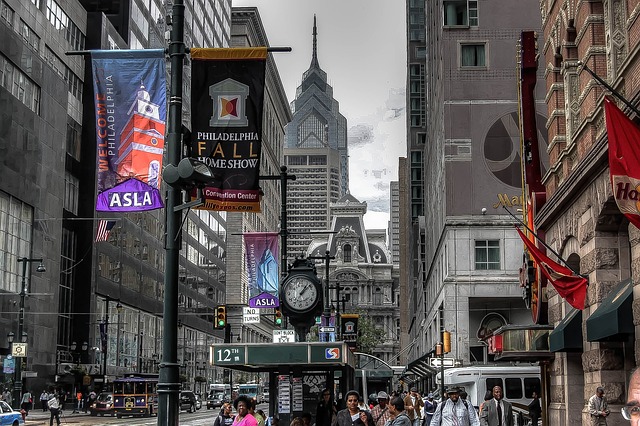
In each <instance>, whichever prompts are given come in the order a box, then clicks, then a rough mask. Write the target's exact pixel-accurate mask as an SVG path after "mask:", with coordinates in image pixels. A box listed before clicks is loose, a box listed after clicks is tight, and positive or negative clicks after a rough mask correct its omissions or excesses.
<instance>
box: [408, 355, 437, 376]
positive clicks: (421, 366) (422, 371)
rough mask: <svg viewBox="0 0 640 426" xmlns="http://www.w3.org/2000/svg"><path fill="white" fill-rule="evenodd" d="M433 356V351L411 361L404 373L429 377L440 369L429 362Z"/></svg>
mask: <svg viewBox="0 0 640 426" xmlns="http://www.w3.org/2000/svg"><path fill="white" fill-rule="evenodd" d="M432 356H433V353H431V352H430V353H427V354H424V355H422V356H421V357H420V358H418V359H416V360H414V361H412V362H410V363H409V365H407V369H406V371H405V372H404V373H405V374H413V375H416V376H418V377H427V376H429V375H432V374H434V373H436V372H437V371H438V370H437V369H435V368H434V367H432V366H431V365H430V363H429V360H430V357H432Z"/></svg>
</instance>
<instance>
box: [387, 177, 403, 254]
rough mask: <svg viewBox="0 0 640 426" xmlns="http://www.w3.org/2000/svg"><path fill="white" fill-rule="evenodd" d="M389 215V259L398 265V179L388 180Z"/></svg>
mask: <svg viewBox="0 0 640 426" xmlns="http://www.w3.org/2000/svg"><path fill="white" fill-rule="evenodd" d="M390 190H391V193H390V195H391V199H390V200H389V205H390V206H391V215H390V220H389V229H388V230H387V233H388V241H389V244H388V245H389V249H390V250H391V256H392V258H391V260H392V261H393V264H394V265H398V266H399V265H400V187H399V183H398V181H397V180H396V181H392V182H390Z"/></svg>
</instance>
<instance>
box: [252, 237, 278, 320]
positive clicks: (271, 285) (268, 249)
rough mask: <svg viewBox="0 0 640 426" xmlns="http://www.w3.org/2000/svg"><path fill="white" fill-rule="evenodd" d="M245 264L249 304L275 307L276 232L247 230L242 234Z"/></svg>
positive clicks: (276, 283)
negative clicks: (247, 277)
mask: <svg viewBox="0 0 640 426" xmlns="http://www.w3.org/2000/svg"><path fill="white" fill-rule="evenodd" d="M243 237H244V248H245V262H246V263H245V264H246V268H247V275H248V276H249V306H250V307H251V308H275V307H278V306H280V299H279V297H278V283H279V282H280V274H279V271H278V269H279V268H278V257H279V254H278V253H279V250H278V237H279V234H278V233H276V232H248V233H245V234H244V235H243Z"/></svg>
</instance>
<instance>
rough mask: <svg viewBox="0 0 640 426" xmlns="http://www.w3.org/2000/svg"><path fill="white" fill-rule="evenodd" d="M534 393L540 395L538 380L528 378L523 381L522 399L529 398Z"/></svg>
mask: <svg viewBox="0 0 640 426" xmlns="http://www.w3.org/2000/svg"><path fill="white" fill-rule="evenodd" d="M533 392H535V393H537V394H538V395H540V379H539V378H537V377H529V378H525V379H524V397H525V398H531V394H532V393H533Z"/></svg>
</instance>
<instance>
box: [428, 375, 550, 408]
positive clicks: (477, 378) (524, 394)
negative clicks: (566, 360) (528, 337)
mask: <svg viewBox="0 0 640 426" xmlns="http://www.w3.org/2000/svg"><path fill="white" fill-rule="evenodd" d="M436 383H438V385H440V374H438V375H437V376H436ZM444 384H445V385H444V387H445V389H446V388H449V387H458V388H460V390H464V391H466V392H467V393H468V394H469V396H468V398H467V400H468V401H470V402H471V403H472V404H473V405H474V406H475V407H476V408H477V407H479V406H480V404H482V401H484V395H485V393H486V391H487V390H492V389H493V387H494V386H496V385H497V386H500V387H501V388H502V393H503V397H504V399H506V400H507V401H509V402H511V403H514V402H515V403H518V404H523V405H524V406H527V405H528V404H529V403H530V402H531V394H532V393H533V392H534V391H535V392H537V393H538V395H540V388H541V386H540V367H539V366H535V365H534V366H518V365H505V366H498V365H496V366H485V365H474V366H469V367H460V368H448V369H446V370H444Z"/></svg>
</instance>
